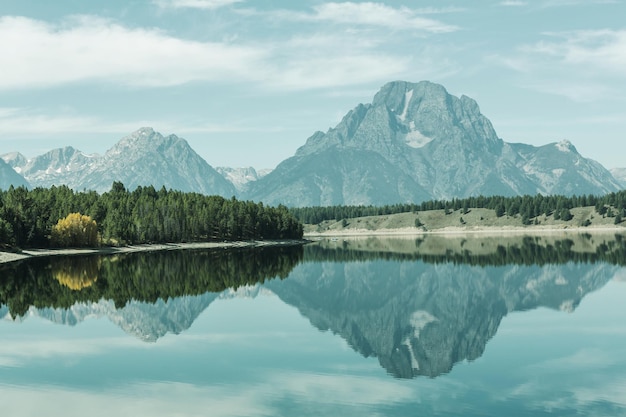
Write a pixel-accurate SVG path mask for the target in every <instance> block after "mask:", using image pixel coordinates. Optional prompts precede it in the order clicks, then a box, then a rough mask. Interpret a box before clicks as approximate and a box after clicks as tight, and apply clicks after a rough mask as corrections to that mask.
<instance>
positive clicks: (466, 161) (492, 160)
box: [247, 81, 619, 206]
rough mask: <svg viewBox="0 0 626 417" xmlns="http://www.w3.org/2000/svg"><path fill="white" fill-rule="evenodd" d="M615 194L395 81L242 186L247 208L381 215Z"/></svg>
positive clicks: (561, 148) (543, 151) (469, 106)
mask: <svg viewBox="0 0 626 417" xmlns="http://www.w3.org/2000/svg"><path fill="white" fill-rule="evenodd" d="M618 189H619V184H618V183H617V181H615V179H614V178H613V177H612V176H611V174H610V173H609V172H608V171H607V170H606V169H604V168H603V167H602V166H601V165H600V164H598V163H596V162H594V161H591V160H589V159H585V158H583V157H582V156H581V155H580V154H579V153H578V152H577V151H576V148H574V146H573V145H571V144H570V143H569V142H560V143H553V144H549V145H546V146H542V147H534V146H530V145H523V144H510V143H507V142H504V141H503V140H502V139H500V138H499V137H498V136H497V134H496V132H495V130H494V128H493V126H492V124H491V122H490V121H489V120H488V119H487V118H486V117H485V116H484V115H482V114H481V113H480V109H479V107H478V104H477V103H476V102H475V101H474V100H472V99H471V98H469V97H467V96H461V97H460V98H458V97H455V96H452V95H450V94H448V92H447V91H446V90H445V88H444V87H443V86H441V85H438V84H434V83H431V82H428V81H423V82H420V83H409V82H404V81H396V82H391V83H388V84H386V85H385V86H383V87H382V89H381V90H380V91H379V92H378V93H377V94H376V95H375V97H374V99H373V101H372V103H371V104H359V105H358V106H357V107H355V108H354V109H353V110H352V111H350V112H349V113H348V114H347V115H346V116H345V117H344V118H343V120H342V121H341V122H340V123H339V124H338V125H337V126H336V127H335V128H333V129H330V130H328V131H327V132H326V133H323V132H316V133H315V134H313V135H312V136H311V137H310V138H309V139H308V140H307V141H306V143H305V144H304V146H302V147H301V148H299V149H298V150H297V152H296V154H295V155H294V156H293V157H291V158H289V159H287V160H285V161H283V162H282V163H281V164H279V165H278V167H277V168H276V169H275V170H274V171H272V172H271V173H270V174H268V175H267V176H265V177H264V178H262V179H260V180H258V181H255V182H253V183H250V187H249V191H248V193H247V198H250V199H253V200H260V201H264V202H266V203H269V204H278V203H282V204H287V205H290V206H315V205H336V204H349V205H353V204H354V205H358V204H365V205H367V204H374V205H381V204H390V203H399V202H420V201H424V200H430V199H451V198H454V197H468V196H472V195H480V194H483V195H494V194H501V195H521V194H531V195H532V194H537V193H542V194H572V193H577V194H583V193H592V194H604V193H607V192H611V191H616V190H618Z"/></svg>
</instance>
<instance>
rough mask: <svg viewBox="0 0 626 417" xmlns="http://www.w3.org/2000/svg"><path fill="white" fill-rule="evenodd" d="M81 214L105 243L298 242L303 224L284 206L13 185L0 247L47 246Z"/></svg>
mask: <svg viewBox="0 0 626 417" xmlns="http://www.w3.org/2000/svg"><path fill="white" fill-rule="evenodd" d="M72 213H79V214H80V215H81V216H89V218H90V219H92V220H93V221H95V223H96V227H97V232H98V236H99V240H100V241H101V242H102V243H104V244H111V245H116V244H140V243H164V242H193V241H212V240H250V239H255V240H256V239H300V238H302V224H301V223H300V222H299V221H298V220H297V219H296V218H295V217H294V216H293V215H292V214H291V213H290V212H289V210H288V209H287V208H286V207H285V206H278V207H270V206H264V205H263V204H262V203H254V202H251V201H238V200H237V199H235V198H234V197H233V198H232V199H225V198H223V197H220V196H205V195H202V194H198V193H185V192H181V191H174V190H167V189H165V187H162V188H161V189H160V190H158V191H157V190H156V189H155V188H154V187H152V186H147V187H141V186H140V187H137V188H136V189H135V190H134V191H129V190H127V189H126V188H125V187H124V185H123V184H122V183H120V182H115V183H113V186H112V188H111V190H110V191H109V192H106V193H103V194H101V195H100V194H98V193H96V192H95V191H83V192H75V191H73V190H72V189H70V188H69V187H66V186H60V187H56V186H52V187H50V188H35V189H33V190H27V189H26V188H24V187H18V188H14V187H10V188H9V189H8V190H6V191H0V247H2V246H5V247H6V246H17V247H21V248H26V247H48V246H50V244H51V239H50V238H51V236H52V235H53V230H54V228H55V226H57V228H58V229H59V230H63V222H61V223H59V220H65V221H66V222H70V221H71V218H69V217H68V216H69V215H70V214H72Z"/></svg>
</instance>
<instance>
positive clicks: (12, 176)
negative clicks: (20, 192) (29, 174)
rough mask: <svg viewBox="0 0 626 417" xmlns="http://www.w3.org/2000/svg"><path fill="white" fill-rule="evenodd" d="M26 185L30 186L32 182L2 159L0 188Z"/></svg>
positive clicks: (0, 163)
mask: <svg viewBox="0 0 626 417" xmlns="http://www.w3.org/2000/svg"><path fill="white" fill-rule="evenodd" d="M11 185H12V186H14V187H19V186H24V187H27V188H30V184H29V183H28V181H26V179H24V177H22V176H21V175H20V174H18V173H17V172H16V171H15V170H14V169H13V168H12V167H11V165H9V164H7V163H6V162H4V160H2V159H0V190H6V189H8V188H9V187H11Z"/></svg>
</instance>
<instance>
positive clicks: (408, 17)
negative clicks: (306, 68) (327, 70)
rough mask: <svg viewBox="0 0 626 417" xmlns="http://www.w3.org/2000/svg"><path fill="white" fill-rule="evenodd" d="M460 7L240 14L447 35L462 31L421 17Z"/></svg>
mask: <svg viewBox="0 0 626 417" xmlns="http://www.w3.org/2000/svg"><path fill="white" fill-rule="evenodd" d="M462 10H464V9H460V8H447V9H446V8H443V9H436V8H425V9H411V8H408V7H399V8H395V7H391V6H388V5H386V4H384V3H373V2H364V3H353V2H344V3H334V2H331V3H322V4H319V5H317V6H314V7H313V11H312V12H309V13H307V12H295V11H290V10H273V11H270V12H260V11H257V10H252V9H247V10H242V11H240V12H239V13H242V14H253V15H255V14H256V15H265V16H267V17H268V18H271V19H280V20H288V21H297V20H299V21H310V22H330V23H334V24H340V25H349V26H370V27H378V28H384V29H387V30H416V31H422V32H428V33H448V32H454V31H457V30H459V28H458V27H457V26H454V25H449V24H446V23H443V22H440V21H438V20H434V19H429V18H425V17H421V15H427V14H440V13H451V12H458V11H462Z"/></svg>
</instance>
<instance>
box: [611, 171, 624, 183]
mask: <svg viewBox="0 0 626 417" xmlns="http://www.w3.org/2000/svg"><path fill="white" fill-rule="evenodd" d="M611 174H613V177H615V179H616V180H617V181H618V182H619V183H620V184H621V185H622V188H626V168H613V169H612V170H611Z"/></svg>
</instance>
